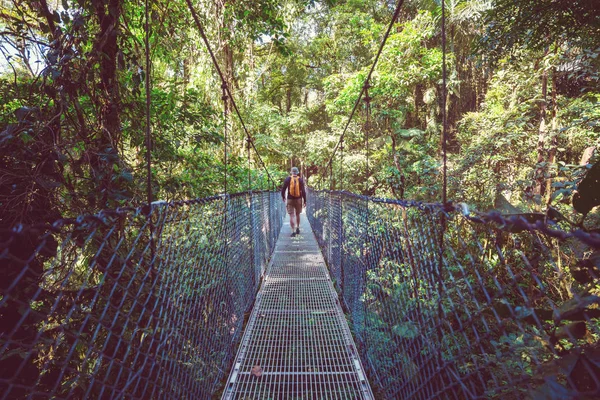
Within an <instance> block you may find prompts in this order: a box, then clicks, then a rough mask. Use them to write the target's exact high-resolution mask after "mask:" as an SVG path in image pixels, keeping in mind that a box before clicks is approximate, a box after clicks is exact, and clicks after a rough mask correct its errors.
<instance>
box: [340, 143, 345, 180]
mask: <svg viewBox="0 0 600 400" xmlns="http://www.w3.org/2000/svg"><path fill="white" fill-rule="evenodd" d="M340 190H344V139H343V138H342V140H341V142H340Z"/></svg>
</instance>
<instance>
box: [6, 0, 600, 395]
mask: <svg viewBox="0 0 600 400" xmlns="http://www.w3.org/2000/svg"><path fill="white" fill-rule="evenodd" d="M443 4H444V3H443V2H442V12H444V11H443V10H444V5H443ZM401 5H402V1H401V0H400V1H399V2H398V4H397V6H396V10H395V13H394V16H393V18H392V21H391V22H390V25H389V27H388V30H387V32H386V33H385V35H384V39H383V40H382V42H381V46H380V48H379V51H378V53H377V55H376V57H375V60H374V62H373V65H372V68H371V70H370V72H369V74H368V76H367V78H366V80H365V82H364V84H363V86H362V88H361V92H360V94H359V96H358V98H357V100H356V103H355V106H354V108H353V110H352V112H351V114H350V117H349V118H348V123H347V124H346V127H345V129H344V131H343V133H342V135H341V137H340V140H339V142H338V143H337V145H336V146H335V148H334V150H333V153H332V155H331V157H330V159H329V162H328V164H327V166H326V168H325V169H324V171H322V172H323V174H321V176H324V175H326V173H327V172H329V173H330V177H331V176H332V174H333V172H332V171H333V163H334V159H335V158H334V157H335V156H336V153H338V151H339V153H340V154H339V155H340V156H341V157H343V154H342V152H341V151H342V150H343V140H344V135H345V133H346V130H347V128H348V126H349V124H350V121H351V120H352V117H353V115H354V114H355V112H356V110H357V109H358V108H359V105H360V104H361V103H362V102H363V101H364V103H365V115H366V118H367V124H366V128H365V139H366V149H367V150H366V151H367V168H368V151H369V147H368V131H369V124H368V118H369V104H370V101H371V98H370V97H369V88H370V84H371V83H370V78H371V74H372V72H373V70H374V68H375V66H376V63H377V60H378V58H379V54H381V49H382V48H383V46H384V45H385V41H386V39H387V36H388V35H389V32H390V30H391V28H392V26H393V24H394V21H396V19H397V16H398V12H399V9H400V7H401ZM188 6H189V8H190V12H191V13H192V16H193V17H194V21H195V23H196V25H197V27H198V29H199V31H200V32H201V35H202V37H203V40H204V42H205V44H206V46H207V48H208V50H209V53H210V56H211V58H212V60H213V62H214V64H215V67H216V69H217V72H218V73H219V75H220V77H221V79H222V83H223V99H224V102H225V107H224V109H225V117H227V113H228V111H229V110H233V111H234V113H235V114H236V115H237V117H238V118H239V120H240V125H241V126H242V128H243V130H244V132H245V134H246V136H247V140H248V150H249V151H250V150H251V149H253V150H254V151H255V152H256V153H257V158H258V160H259V161H260V163H261V165H262V166H263V167H265V165H264V163H263V162H262V159H261V158H260V156H259V155H258V152H257V151H256V148H255V147H254V144H253V139H252V136H251V135H250V133H249V132H248V130H247V128H246V125H245V124H244V123H243V119H242V116H241V114H240V112H239V110H238V108H237V106H236V105H235V100H234V99H233V96H232V95H231V92H230V91H229V88H228V86H227V84H226V81H225V79H224V78H223V74H222V73H221V70H220V69H219V66H218V63H217V60H216V57H215V56H214V54H213V52H212V50H211V49H210V45H209V43H208V40H207V39H206V36H205V34H204V31H203V28H202V24H201V22H200V18H199V17H198V15H197V14H196V13H195V11H194V9H193V5H192V3H191V2H190V1H188ZM146 18H147V15H146ZM441 21H442V32H443V35H442V37H443V48H444V54H445V31H444V25H443V24H444V14H443V13H442V19H441ZM146 33H147V35H146V50H147V52H148V29H147V26H146ZM146 61H147V64H148V63H149V59H148V58H147V60H146ZM444 67H445V63H444ZM146 69H147V70H149V69H150V66H149V65H147V66H146ZM443 75H444V83H443V85H442V88H443V91H442V92H443V93H442V94H443V95H442V99H444V101H445V98H446V95H445V86H446V85H445V78H446V72H445V68H444V73H443ZM149 76H150V74H146V78H147V79H149ZM146 83H147V85H146V89H147V90H148V89H149V86H150V85H149V81H147V82H146ZM146 93H147V104H146V105H147V108H146V112H147V117H148V120H149V118H150V111H149V110H150V97H149V92H148V91H147V92H146ZM442 110H443V116H444V118H443V119H444V123H443V138H444V139H443V143H442V144H443V146H442V147H443V153H444V162H443V165H444V167H443V177H444V184H443V194H442V196H441V197H442V201H441V202H440V203H433V204H428V203H420V202H414V201H405V200H391V199H380V198H375V197H367V196H362V195H357V194H352V193H348V192H345V191H336V190H331V189H333V187H331V185H330V190H315V189H310V188H309V191H308V204H307V208H306V213H305V216H303V220H302V225H301V234H300V236H297V237H294V238H291V237H289V233H290V232H289V227H288V226H287V225H286V224H285V223H284V212H285V209H284V208H285V207H284V203H283V202H282V201H281V197H280V194H279V193H278V192H276V191H247V192H243V193H236V194H230V193H227V177H225V179H224V182H225V183H224V189H225V190H224V194H222V195H218V196H214V197H210V198H203V199H195V200H187V201H173V202H163V201H154V199H152V193H151V191H150V190H149V191H148V201H147V203H146V204H145V205H142V206H140V207H123V208H118V209H114V210H104V211H101V212H98V213H93V214H89V215H82V216H79V217H76V218H65V219H60V220H57V221H55V222H54V223H52V224H41V225H34V226H22V225H17V226H15V227H12V228H10V229H2V230H1V231H0V260H1V271H2V277H3V280H2V283H1V285H0V287H1V293H0V318H1V321H2V323H1V328H0V393H1V394H0V398H1V399H21V398H23V399H46V398H53V399H59V398H60V399H63V398H64V399H67V398H82V399H83V398H102V399H104V398H106V399H113V398H115V399H120V398H136V399H155V398H156V399H162V398H167V399H171V398H172V399H183V398H186V399H187V398H190V399H210V398H222V399H257V400H258V399H409V398H419V399H431V398H435V399H437V398H452V399H463V398H527V397H531V398H539V399H542V398H552V399H555V398H577V397H580V398H594V397H598V396H600V378H599V376H600V361H599V360H600V348H598V338H599V337H600V323H599V317H600V310H599V309H598V305H599V303H600V297H599V296H598V293H597V287H598V284H599V282H600V276H599V272H598V268H597V265H595V264H594V263H593V260H592V258H590V254H592V253H594V252H596V251H598V250H599V249H600V236H599V235H598V234H597V233H593V232H587V231H585V230H583V229H574V230H573V229H571V227H570V226H568V225H565V224H564V222H560V221H554V220H552V218H550V216H548V215H546V216H544V215H541V216H542V218H540V215H537V214H536V215H533V216H532V215H512V216H507V215H501V214H499V213H496V212H491V213H480V212H476V211H474V210H470V209H469V208H468V207H467V206H465V205H462V204H453V203H451V202H448V201H447V199H446V188H445V186H446V185H445V182H446V173H445V171H446V169H445V149H446V144H445V138H446V130H447V126H446V118H445V105H444V106H443V107H442ZM225 126H227V125H225ZM225 133H227V132H225ZM147 135H148V137H147V143H150V135H151V132H150V124H149V123H148V124H147ZM225 146H227V145H225ZM226 149H227V147H225V150H226ZM149 152H150V146H148V155H149V154H150V153H149ZM225 154H227V152H226V151H225ZM148 170H149V171H150V157H149V156H148ZM265 170H266V168H265ZM266 172H267V175H268V176H269V179H270V180H271V183H272V185H273V186H275V185H276V182H274V181H273V180H272V177H271V176H270V175H269V172H268V170H266ZM150 176H151V175H150V173H149V174H148V179H150ZM330 179H331V178H330ZM150 186H151V185H150V184H149V185H148V187H150ZM249 186H250V185H249ZM367 189H368V187H367ZM367 192H368V190H367ZM532 217H535V218H532ZM567 294H568V295H567Z"/></svg>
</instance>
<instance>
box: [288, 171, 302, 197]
mask: <svg viewBox="0 0 600 400" xmlns="http://www.w3.org/2000/svg"><path fill="white" fill-rule="evenodd" d="M291 178H292V179H290V196H292V197H300V177H299V176H292V177H291Z"/></svg>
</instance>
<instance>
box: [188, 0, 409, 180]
mask: <svg viewBox="0 0 600 400" xmlns="http://www.w3.org/2000/svg"><path fill="white" fill-rule="evenodd" d="M187 1H188V2H189V1H190V0H187ZM403 4H404V0H398V3H396V9H395V10H394V15H393V16H392V20H391V21H390V24H389V25H388V28H387V30H386V31H385V34H384V35H383V39H382V40H381V44H380V45H379V49H378V50H377V54H376V55H375V60H373V64H372V65H371V69H370V70H369V73H368V74H367V77H366V79H365V81H364V83H363V86H362V87H361V89H360V93H359V94H358V97H357V98H356V101H355V102H354V107H353V108H352V111H351V112H350V116H349V117H348V121H346V125H345V126H344V130H343V131H342V134H341V135H340V139H339V140H338V142H337V144H336V145H335V147H334V148H333V152H332V153H331V156H330V157H329V162H328V163H327V165H326V166H325V168H324V170H325V171H327V169H329V167H330V166H331V163H332V162H333V157H334V156H335V153H336V152H337V151H338V149H339V147H340V143H341V142H342V140H344V136H345V135H346V131H347V130H348V127H349V126H350V122H351V121H352V118H353V117H354V114H355V113H356V109H357V108H358V105H359V104H360V101H361V99H362V95H363V93H364V92H365V84H367V82H369V81H370V80H371V75H372V74H373V71H374V70H375V66H376V65H377V62H378V61H379V56H381V52H382V51H383V47H384V46H385V43H386V42H387V39H388V37H389V36H390V32H391V31H392V27H393V26H394V23H395V22H396V20H397V19H398V15H400V9H401V8H402V5H403ZM322 178H323V177H322V175H321V176H319V181H318V184H320V183H321V180H322Z"/></svg>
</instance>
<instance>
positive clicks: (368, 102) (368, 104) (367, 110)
mask: <svg viewBox="0 0 600 400" xmlns="http://www.w3.org/2000/svg"><path fill="white" fill-rule="evenodd" d="M370 87H371V85H370V84H369V80H367V81H366V82H365V98H364V101H365V119H366V121H365V152H366V155H367V157H366V158H367V165H366V166H367V179H366V182H365V186H366V188H365V192H366V194H367V196H368V195H369V189H370V188H369V172H370V171H369V130H371V98H370V97H369V88H370Z"/></svg>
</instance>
